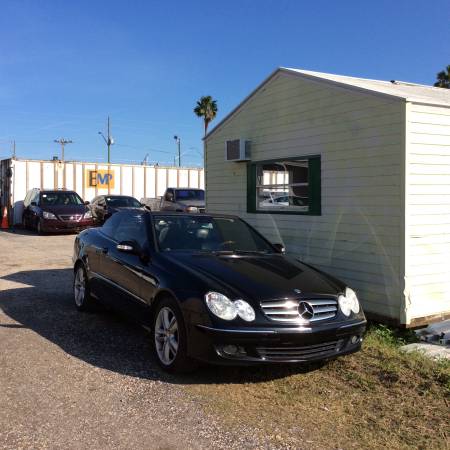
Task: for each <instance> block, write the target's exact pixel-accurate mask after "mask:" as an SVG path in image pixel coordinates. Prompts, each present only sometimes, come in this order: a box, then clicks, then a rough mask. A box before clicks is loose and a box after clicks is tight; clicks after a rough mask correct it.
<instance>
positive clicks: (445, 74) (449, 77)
mask: <svg viewBox="0 0 450 450" xmlns="http://www.w3.org/2000/svg"><path fill="white" fill-rule="evenodd" d="M436 78H437V81H436V83H434V86H435V87H440V88H445V89H450V66H447V67H446V69H445V70H443V71H442V72H439V73H438V74H437V75H436Z"/></svg>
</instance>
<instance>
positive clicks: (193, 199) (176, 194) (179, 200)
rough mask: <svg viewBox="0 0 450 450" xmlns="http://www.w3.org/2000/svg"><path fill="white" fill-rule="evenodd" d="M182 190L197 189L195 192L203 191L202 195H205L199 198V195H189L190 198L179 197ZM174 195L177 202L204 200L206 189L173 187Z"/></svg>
mask: <svg viewBox="0 0 450 450" xmlns="http://www.w3.org/2000/svg"><path fill="white" fill-rule="evenodd" d="M180 191H195V192H200V193H202V195H203V198H197V197H195V198H192V197H189V198H186V197H185V198H183V197H182V198H179V197H178V192H180ZM173 196H174V200H175V202H192V201H195V202H204V201H205V191H204V189H199V188H174V189H173Z"/></svg>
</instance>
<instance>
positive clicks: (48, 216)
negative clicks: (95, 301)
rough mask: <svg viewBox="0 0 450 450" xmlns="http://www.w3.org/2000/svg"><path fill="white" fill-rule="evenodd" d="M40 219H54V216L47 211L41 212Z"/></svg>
mask: <svg viewBox="0 0 450 450" xmlns="http://www.w3.org/2000/svg"><path fill="white" fill-rule="evenodd" d="M42 217H43V218H44V219H56V216H55V215H54V214H53V213H51V212H48V211H42Z"/></svg>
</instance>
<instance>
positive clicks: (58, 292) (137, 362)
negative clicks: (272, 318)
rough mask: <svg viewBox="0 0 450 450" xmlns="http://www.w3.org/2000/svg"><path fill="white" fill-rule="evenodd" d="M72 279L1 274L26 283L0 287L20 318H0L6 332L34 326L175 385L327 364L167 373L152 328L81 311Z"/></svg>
mask: <svg viewBox="0 0 450 450" xmlns="http://www.w3.org/2000/svg"><path fill="white" fill-rule="evenodd" d="M72 277H73V272H72V269H48V270H32V271H21V272H16V273H13V274H9V275H6V276H3V277H1V278H0V280H7V281H12V282H15V283H20V284H22V285H23V287H22V286H21V287H18V288H12V289H5V290H2V291H0V309H1V310H2V311H3V313H4V314H6V315H7V316H8V317H9V318H11V319H13V320H14V321H15V322H17V323H14V324H10V323H6V324H2V323H1V321H0V330H1V329H2V328H11V329H14V328H28V329H30V330H33V331H34V332H35V333H38V334H39V335H40V336H42V337H43V338H45V339H47V340H49V341H50V342H52V343H54V344H56V345H57V346H58V347H60V348H61V349H62V350H64V351H65V352H67V353H68V354H70V355H71V356H73V357H76V358H79V359H80V360H82V361H85V362H86V363H88V364H91V365H93V366H95V367H99V368H102V369H107V370H110V371H113V372H117V373H120V374H123V375H128V376H132V377H137V378H144V379H150V380H160V381H165V382H168V383H173V384H223V383H226V384H233V383H243V382H245V383H258V382H263V381H268V380H273V379H277V378H283V377H286V376H289V375H291V374H294V373H295V374H298V373H306V372H310V371H313V370H316V369H318V368H319V367H321V364H315V365H295V366H251V367H222V366H220V367H217V366H206V365H202V366H200V367H199V369H198V370H197V371H195V372H193V373H190V374H182V375H172V374H167V373H166V372H164V371H162V370H161V369H160V368H159V366H158V365H157V363H156V361H155V359H154V357H153V355H152V353H151V347H150V343H151V338H150V334H149V333H148V332H147V331H146V330H144V329H143V328H141V327H140V326H138V325H136V324H134V323H132V322H130V321H129V320H127V319H126V318H124V317H122V316H119V315H117V314H115V313H114V312H112V311H110V310H108V309H106V308H104V307H102V306H101V305H99V306H98V307H97V308H96V311H95V312H90V313H80V312H79V311H77V310H76V308H75V306H74V304H73V300H72V291H71V288H72V280H73V278H72ZM10 332H14V330H11V331H10Z"/></svg>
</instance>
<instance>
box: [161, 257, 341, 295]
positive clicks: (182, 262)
mask: <svg viewBox="0 0 450 450" xmlns="http://www.w3.org/2000/svg"><path fill="white" fill-rule="evenodd" d="M164 256H165V257H167V258H168V259H170V260H171V262H172V263H174V264H176V265H178V266H181V267H183V268H185V269H187V270H189V271H190V272H191V273H192V272H194V273H197V274H198V275H199V276H200V277H202V278H205V277H206V278H208V279H210V280H211V281H215V282H216V283H217V284H219V285H221V286H223V287H224V288H226V289H227V290H228V291H231V292H232V293H235V294H236V295H239V294H241V295H243V296H244V297H245V298H255V299H270V298H280V297H292V296H297V295H298V293H297V292H296V291H294V290H300V291H301V292H302V293H303V294H314V293H320V294H322V295H323V294H325V295H327V294H329V295H336V294H337V293H338V292H340V291H342V290H343V288H344V287H345V286H344V285H342V284H341V283H339V282H338V281H337V280H334V279H333V278H332V277H329V276H328V275H326V274H324V273H322V272H320V271H318V270H315V269H313V268H311V267H310V266H308V265H306V264H302V263H300V262H298V261H297V260H295V259H294V258H290V257H287V256H282V255H278V254H267V255H258V254H245V255H244V254H231V255H230V254H227V255H221V254H211V253H195V252H181V251H180V252H178V251H174V252H164Z"/></svg>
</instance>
